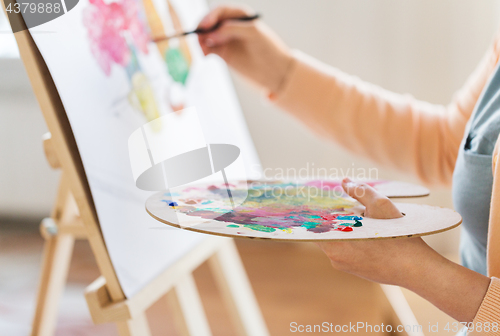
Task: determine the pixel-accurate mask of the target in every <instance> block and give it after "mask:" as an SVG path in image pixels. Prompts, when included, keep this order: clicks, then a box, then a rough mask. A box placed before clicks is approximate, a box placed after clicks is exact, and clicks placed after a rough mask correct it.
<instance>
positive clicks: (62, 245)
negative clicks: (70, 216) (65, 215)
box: [31, 234, 75, 336]
mask: <svg viewBox="0 0 500 336" xmlns="http://www.w3.org/2000/svg"><path fill="white" fill-rule="evenodd" d="M74 243H75V239H74V237H73V236H72V235H69V234H64V235H57V236H52V237H48V239H47V240H46V242H45V247H44V252H43V263H42V276H41V280H40V287H39V289H38V297H37V303H36V311H35V318H34V321H33V329H32V332H31V335H32V336H50V335H53V334H54V330H55V326H56V320H57V312H58V307H59V300H60V298H61V295H62V292H63V291H64V286H65V283H66V278H67V275H68V269H69V264H70V262H71V255H72V253H73V246H74Z"/></svg>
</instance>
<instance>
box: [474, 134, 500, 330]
mask: <svg viewBox="0 0 500 336" xmlns="http://www.w3.org/2000/svg"><path fill="white" fill-rule="evenodd" d="M499 155H500V136H499V137H498V139H497V143H496V145H495V150H494V152H493V160H492V165H493V166H492V170H493V187H492V194H491V206H490V219H489V227H488V275H489V276H491V277H492V278H491V283H490V286H489V288H488V291H487V292H486V295H485V296H484V299H483V302H482V303H481V306H480V307H479V310H478V311H477V313H476V316H475V317H474V321H473V327H474V329H475V330H474V331H471V332H469V333H468V335H488V336H500V279H499V277H500V207H499V205H500V164H499V162H498V160H499ZM485 323H488V324H487V325H488V326H490V328H489V329H488V330H489V331H485V329H484V328H483V329H481V330H480V331H478V330H477V329H478V327H479V328H481V327H482V326H485ZM493 323H496V325H494V324H493Z"/></svg>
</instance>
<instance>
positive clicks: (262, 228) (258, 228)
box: [244, 224, 276, 232]
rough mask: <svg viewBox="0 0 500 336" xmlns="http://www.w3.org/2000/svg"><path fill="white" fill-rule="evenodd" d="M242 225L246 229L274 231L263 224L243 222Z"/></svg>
mask: <svg viewBox="0 0 500 336" xmlns="http://www.w3.org/2000/svg"><path fill="white" fill-rule="evenodd" d="M244 227H246V228H248V229H252V230H255V231H262V232H274V231H276V229H275V228H272V227H268V226H264V225H259V224H245V225H244Z"/></svg>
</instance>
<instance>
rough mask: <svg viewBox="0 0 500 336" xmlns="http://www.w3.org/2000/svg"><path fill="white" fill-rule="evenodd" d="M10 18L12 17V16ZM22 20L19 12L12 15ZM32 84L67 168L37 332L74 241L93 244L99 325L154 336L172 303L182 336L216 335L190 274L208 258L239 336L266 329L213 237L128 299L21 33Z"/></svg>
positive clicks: (60, 120) (62, 115) (59, 109)
mask: <svg viewBox="0 0 500 336" xmlns="http://www.w3.org/2000/svg"><path fill="white" fill-rule="evenodd" d="M10 19H11V20H12V17H11V18H10ZM14 19H15V20H20V21H19V22H21V23H24V22H23V21H22V20H23V19H22V16H21V15H20V14H19V15H18V16H16V17H15V18H14ZM15 37H16V40H17V44H18V46H19V50H20V53H21V58H22V59H23V62H24V65H25V68H26V71H27V73H28V76H29V78H30V81H31V85H32V87H33V90H34V92H35V95H36V97H37V99H38V102H39V104H40V107H41V110H42V112H43V115H44V117H45V121H46V123H47V126H48V129H49V131H50V134H48V135H46V136H45V137H44V141H43V144H44V149H45V153H46V156H47V160H48V161H49V163H50V165H51V166H52V167H54V168H60V169H61V170H62V176H61V181H60V185H59V191H58V195H57V199H56V204H55V206H54V209H53V211H52V215H51V218H48V219H45V220H44V221H42V224H41V232H42V235H43V236H44V238H45V239H46V244H45V249H44V259H43V265H42V276H41V281H40V287H39V290H38V298H37V308H36V313H35V318H34V322H33V330H32V335H43V336H48V335H52V334H53V332H54V329H55V321H56V317H57V308H58V302H59V298H60V296H61V294H62V291H63V289H64V285H65V282H66V277H67V273H68V268H69V263H70V260H71V254H72V251H73V245H74V241H75V239H87V240H88V241H89V243H90V246H91V249H92V252H93V254H94V257H95V259H96V261H97V265H98V267H99V270H100V272H101V276H100V277H99V278H98V279H97V280H95V281H94V282H93V283H92V284H91V285H89V286H88V287H87V289H86V293H85V297H86V300H87V304H88V307H89V310H90V313H91V316H92V319H93V321H94V323H107V322H113V323H115V324H116V326H117V328H118V331H119V334H120V335H122V336H148V335H150V330H149V325H148V322H147V319H146V315H145V311H146V309H148V308H149V307H150V306H151V305H152V304H153V303H155V302H156V301H157V300H160V299H165V300H168V302H169V304H171V305H172V306H173V308H174V309H173V310H174V312H175V314H176V321H177V324H178V327H179V331H180V332H181V334H183V335H211V332H210V328H209V325H208V322H207V319H206V317H205V314H204V311H203V307H202V304H201V301H200V298H199V295H198V292H197V289H196V285H195V282H194V280H193V277H192V272H193V270H194V269H196V268H197V267H198V266H199V265H200V264H201V263H203V262H205V261H208V262H209V265H210V267H211V269H212V272H213V273H214V276H215V279H216V282H217V284H218V286H219V288H220V290H221V293H222V296H223V299H224V300H225V302H226V304H227V306H228V308H229V312H230V313H231V317H232V319H233V322H234V324H235V326H236V329H237V331H238V334H240V335H249V336H250V335H251V336H265V335H268V331H267V328H266V325H265V323H264V320H263V318H262V315H261V313H260V310H259V307H258V304H257V301H256V299H255V297H254V295H253V292H252V289H251V286H250V283H249V281H248V278H247V276H246V273H245V270H244V268H243V265H242V263H241V260H240V258H239V255H238V251H237V249H236V246H235V244H234V242H233V241H232V240H231V239H221V238H218V237H211V238H210V239H207V240H205V241H204V242H203V243H201V244H200V245H198V246H197V247H196V248H195V249H193V250H192V251H190V252H189V253H188V254H187V255H185V256H184V257H183V258H182V259H180V260H179V261H178V262H176V263H175V264H174V265H172V266H170V267H169V268H168V269H167V270H165V271H164V272H163V273H162V274H160V275H159V276H158V277H157V278H156V279H154V280H153V281H152V282H150V283H149V284H148V285H147V286H145V287H144V288H142V289H141V290H140V291H139V292H138V293H137V294H135V295H134V296H133V297H131V298H126V297H125V295H124V293H123V291H122V288H121V286H120V283H119V282H118V278H117V276H116V274H115V271H114V268H113V265H112V263H111V260H110V257H109V254H108V251H107V249H106V245H105V242H104V238H103V236H102V233H101V231H100V227H99V222H98V219H97V214H96V210H95V206H94V203H93V199H92V196H91V193H90V189H89V185H88V182H87V179H86V175H85V171H84V168H83V164H82V161H81V158H80V155H79V152H78V147H77V145H76V142H75V139H74V136H73V133H72V130H71V127H70V124H69V121H68V118H67V116H66V112H65V110H64V107H63V105H62V102H61V99H60V97H59V94H58V91H57V89H56V87H55V84H54V82H53V80H52V77H51V75H50V72H49V70H48V68H47V65H46V64H45V61H44V60H43V58H42V56H41V54H40V52H39V50H38V48H37V46H36V44H35V43H34V41H33V38H32V37H31V35H30V33H29V31H28V30H23V31H21V32H18V33H15Z"/></svg>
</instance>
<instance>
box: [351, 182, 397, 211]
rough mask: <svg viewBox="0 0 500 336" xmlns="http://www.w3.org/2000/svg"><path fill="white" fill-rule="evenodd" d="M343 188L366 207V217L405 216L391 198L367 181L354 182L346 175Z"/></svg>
mask: <svg viewBox="0 0 500 336" xmlns="http://www.w3.org/2000/svg"><path fill="white" fill-rule="evenodd" d="M342 188H344V190H345V192H346V193H347V194H348V195H349V196H351V197H352V198H354V199H356V200H357V201H358V202H359V203H361V204H363V205H364V206H365V207H366V211H365V216H366V217H371V218H377V219H390V218H398V217H402V216H403V215H402V214H401V211H399V210H398V208H397V207H396V205H394V203H392V201H391V200H390V199H389V198H387V197H386V196H384V195H382V194H381V193H379V192H378V191H377V190H375V189H373V188H372V187H370V186H369V185H368V184H366V183H359V182H353V181H351V179H350V178H348V177H346V178H344V179H343V180H342Z"/></svg>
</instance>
